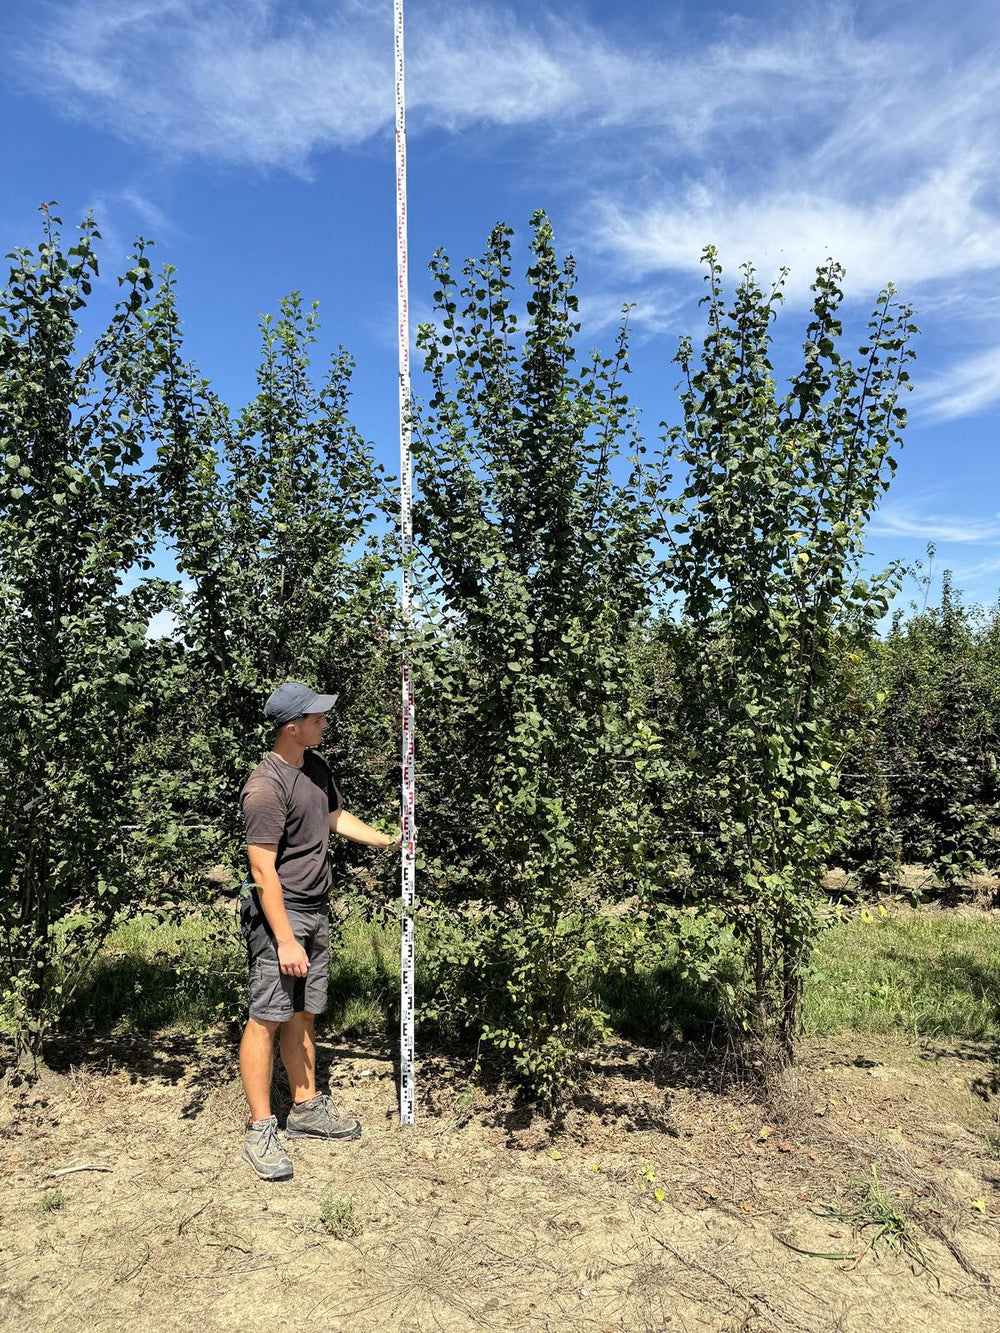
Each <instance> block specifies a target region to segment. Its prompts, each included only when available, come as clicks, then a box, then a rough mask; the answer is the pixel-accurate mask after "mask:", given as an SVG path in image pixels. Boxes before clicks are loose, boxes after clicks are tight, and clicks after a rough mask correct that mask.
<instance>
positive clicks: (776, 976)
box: [662, 248, 915, 1059]
mask: <svg viewBox="0 0 1000 1333" xmlns="http://www.w3.org/2000/svg"><path fill="white" fill-rule="evenodd" d="M705 263H706V268H707V274H706V281H707V284H708V293H707V296H706V298H705V301H706V304H707V311H708V332H707V334H706V336H705V339H704V347H703V350H702V353H701V356H700V358H696V356H695V352H694V349H693V346H692V343H691V342H690V340H685V341H684V342H683V343H682V345H681V348H680V350H679V352H678V355H677V361H678V363H679V364H680V367H681V370H682V375H683V384H682V391H681V410H682V417H683V419H682V423H681V424H680V425H679V426H677V427H676V428H674V429H672V430H671V431H670V433H669V435H668V437H667V440H666V453H667V457H668V460H669V463H670V465H671V466H672V467H673V468H675V469H676V470H677V471H678V473H679V476H680V483H681V485H682V487H683V489H682V492H681V494H680V496H679V497H675V496H674V495H673V494H672V493H671V494H666V495H665V497H664V507H665V508H666V509H667V510H669V512H670V514H671V517H672V519H673V526H672V533H671V534H670V538H669V555H668V557H667V558H666V560H665V561H664V563H663V567H662V577H663V581H664V586H665V588H666V589H667V590H668V591H669V592H671V593H673V594H675V595H676V596H677V597H678V598H679V602H680V607H681V609H682V611H683V615H684V616H685V618H686V620H687V622H688V626H689V628H690V631H691V632H690V633H688V634H685V635H683V636H679V637H678V639H677V644H678V652H677V656H676V664H677V671H678V676H679V684H680V688H681V694H682V699H683V709H684V713H685V714H686V716H687V718H688V720H689V723H690V725H691V737H692V740H691V750H690V767H689V771H688V773H687V776H686V780H685V782H684V785H683V789H682V790H681V791H679V792H678V796H677V800H676V804H675V807H674V819H675V820H676V822H677V824H678V825H683V826H684V827H685V829H693V830H694V831H695V832H694V836H690V835H684V836H685V838H686V847H687V851H688V856H689V858H690V862H691V878H690V880H689V882H688V893H689V895H690V896H691V898H692V899H694V900H697V901H700V902H704V903H705V904H706V905H710V906H711V910H712V911H713V913H714V914H715V916H716V917H717V919H719V922H720V924H721V925H723V926H724V927H727V928H729V929H731V930H732V932H733V935H734V937H735V940H736V942H737V946H738V948H739V949H740V950H741V956H742V958H743V961H744V964H745V968H746V991H745V996H744V995H737V994H734V993H731V1000H732V1006H731V1007H732V1014H731V1016H732V1018H733V1020H734V1031H735V1032H736V1033H737V1034H738V1035H739V1034H742V1035H743V1036H746V1035H749V1036H750V1037H751V1038H752V1039H753V1040H752V1043H751V1044H752V1045H753V1046H754V1047H755V1048H756V1049H758V1050H759V1048H760V1047H761V1046H764V1047H769V1048H772V1049H774V1050H776V1051H777V1053H778V1054H779V1055H780V1057H781V1058H783V1059H790V1058H791V1056H792V1053H793V1049H794V1040H795V1034H796V1022H797V1015H798V1005H799V997H800V994H801V989H802V980H803V975H804V971H805V968H806V965H807V963H808V960H809V956H810V952H811V948H812V943H813V940H814V938H815V935H816V932H817V930H818V929H819V928H820V925H821V923H822V919H823V917H822V903H823V897H822V891H821V875H822V872H823V869H824V867H825V866H826V865H827V864H828V863H829V861H830V859H831V857H832V854H833V853H834V851H835V849H836V847H837V846H838V845H839V843H840V842H841V840H842V839H843V838H844V837H845V836H846V834H847V832H848V831H849V829H850V828H851V826H852V825H853V823H854V822H855V821H856V819H857V817H858V815H859V810H858V807H857V805H856V803H855V802H852V801H849V800H847V799H845V798H844V797H843V796H842V795H841V792H840V790H839V778H838V770H839V767H840V765H841V761H842V759H843V756H844V754H845V749H846V746H847V745H848V743H849V741H850V738H851V731H852V726H851V719H850V716H849V713H848V710H847V708H846V706H845V705H846V703H847V700H848V698H849V692H850V680H849V675H848V673H846V672H845V671H844V670H842V669H841V667H842V665H843V661H842V659H843V656H844V655H845V654H847V653H850V652H852V651H853V650H854V648H855V647H857V646H858V645H863V644H865V643H866V642H867V641H868V638H869V636H870V634H871V630H872V627H873V625H874V623H875V622H876V621H877V620H878V619H879V617H880V616H882V615H883V614H884V613H885V610H886V607H887V594H888V592H889V590H890V589H891V588H892V587H893V584H894V581H895V578H896V574H895V572H894V571H893V570H890V571H888V572H887V573H886V574H885V575H883V576H881V577H879V578H877V579H875V580H870V579H867V578H865V577H864V576H863V574H862V570H861V562H862V558H863V555H864V531H865V526H866V524H867V522H868V520H869V519H870V518H871V515H872V513H873V511H874V509H875V507H876V505H877V503H878V501H879V498H880V497H881V496H882V494H883V493H884V492H885V490H886V488H887V487H888V485H889V480H890V477H891V475H892V472H893V471H894V470H895V466H896V460H895V457H894V452H893V451H894V449H895V448H896V447H897V446H898V445H899V443H900V440H901V430H902V428H903V424H904V421H905V412H904V409H903V407H902V406H901V405H900V395H901V392H902V391H903V390H904V389H905V388H906V386H907V381H908V371H907V365H908V362H909V360H910V358H911V356H912V355H913V353H912V351H911V350H910V348H909V338H910V335H911V334H912V333H913V332H914V331H915V329H914V326H913V324H912V322H911V312H910V310H909V308H908V307H907V306H905V305H901V304H900V303H898V302H897V301H896V299H895V296H894V293H893V291H892V289H891V288H889V289H887V290H886V291H885V292H884V293H883V294H882V295H881V297H880V298H879V302H878V305H877V307H876V309H875V312H874V314H873V316H872V318H871V321H870V323H869V326H868V340H867V342H866V344H865V345H864V346H863V347H862V348H861V349H860V352H859V358H858V360H856V361H855V360H852V359H850V358H849V357H847V356H845V355H844V354H843V353H842V352H841V351H840V349H839V346H838V340H839V339H840V337H841V335H842V324H841V319H840V314H839V311H840V306H841V302H842V300H843V292H842V290H841V286H840V284H841V281H842V276H843V275H842V270H841V268H840V266H839V265H837V264H835V263H833V262H832V261H831V262H829V263H828V264H827V265H826V266H825V267H824V268H822V269H820V270H819V272H818V273H817V275H816V281H815V283H814V284H813V288H812V290H813V293H814V301H813V308H812V319H811V322H810V324H809V326H808V329H807V331H806V337H805V342H804V345H803V359H802V366H801V369H800V370H798V371H797V373H796V374H795V375H794V376H793V377H792V379H791V382H790V386H789V388H788V390H787V391H786V392H784V393H781V392H780V391H779V388H778V385H777V382H776V378H775V374H774V371H773V369H772V364H771V343H772V324H773V321H774V318H775V315H776V312H777V309H778V304H779V302H780V299H781V281H782V280H783V276H784V275H782V279H781V280H779V283H778V284H777V285H776V286H775V288H774V289H773V290H772V291H771V292H770V293H766V292H764V291H762V289H761V288H760V287H759V285H758V283H757V280H756V276H755V274H754V271H753V270H752V269H751V268H749V267H745V268H744V270H743V273H742V278H741V280H740V282H739V284H738V286H737V289H736V292H735V295H734V297H733V298H732V301H731V303H727V298H726V296H725V293H724V290H723V282H722V274H721V271H720V268H719V264H718V261H717V258H716V254H715V251H714V250H713V249H711V248H709V249H707V250H706V252H705Z"/></svg>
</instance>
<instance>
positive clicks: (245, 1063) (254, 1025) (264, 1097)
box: [240, 1018, 284, 1120]
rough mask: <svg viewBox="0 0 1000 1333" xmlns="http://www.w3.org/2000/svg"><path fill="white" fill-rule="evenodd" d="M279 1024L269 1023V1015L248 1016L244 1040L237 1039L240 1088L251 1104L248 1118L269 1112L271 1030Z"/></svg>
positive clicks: (272, 1062)
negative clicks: (238, 1044)
mask: <svg viewBox="0 0 1000 1333" xmlns="http://www.w3.org/2000/svg"><path fill="white" fill-rule="evenodd" d="M279 1027H281V1024H280V1023H272V1022H271V1021H270V1020H268V1019H263V1018H251V1019H248V1021H247V1025H246V1027H245V1028H244V1029H243V1040H242V1041H241V1042H240V1077H241V1078H242V1080H243V1092H244V1094H245V1096H246V1099H247V1102H248V1104H249V1106H250V1119H251V1120H266V1119H267V1118H268V1116H270V1114H271V1075H272V1074H273V1072H274V1034H275V1032H277V1030H278V1028H279ZM282 1040H284V1037H283V1036H282ZM282 1059H284V1054H282Z"/></svg>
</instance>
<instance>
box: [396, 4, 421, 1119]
mask: <svg viewBox="0 0 1000 1333" xmlns="http://www.w3.org/2000/svg"><path fill="white" fill-rule="evenodd" d="M393 35H394V39H395V51H396V276H397V284H398V290H397V303H398V310H399V525H400V539H401V546H402V557H403V573H402V609H403V693H402V705H403V737H402V752H401V757H402V761H403V790H402V798H403V802H402V803H403V867H402V899H403V904H402V930H401V933H400V963H401V967H400V1006H399V1123H400V1124H401V1125H412V1124H413V1122H414V1119H415V1117H416V1083H415V1074H414V1067H413V1065H414V1050H413V981H414V976H413V973H414V965H415V954H414V937H413V906H414V901H415V895H416V873H415V872H416V865H415V847H414V836H415V834H414V823H413V817H414V790H415V776H416V775H415V772H414V745H413V680H412V673H411V651H412V647H411V645H412V625H413V583H412V576H411V572H410V562H411V558H412V554H413V474H412V470H411V458H410V302H409V275H408V268H407V264H408V256H407V248H406V99H405V91H404V83H403V0H393Z"/></svg>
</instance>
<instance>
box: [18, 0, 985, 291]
mask: <svg viewBox="0 0 1000 1333" xmlns="http://www.w3.org/2000/svg"><path fill="white" fill-rule="evenodd" d="M40 13H41V15H42V21H41V23H40V25H38V26H34V25H33V27H32V29H31V32H30V34H27V35H23V36H21V37H20V38H18V39H16V40H15V41H14V43H13V50H14V52H15V57H14V58H15V60H16V59H18V58H20V62H21V68H22V75H23V77H24V80H25V84H26V86H28V85H27V76H26V75H25V74H24V71H27V70H28V69H30V87H31V90H32V91H33V92H35V93H37V92H39V91H41V94H42V95H43V96H48V97H51V98H55V99H57V100H58V101H59V102H60V103H61V104H62V105H63V106H64V107H65V108H66V109H67V111H68V112H70V113H71V114H78V115H86V116H88V117H90V118H92V119H97V120H98V121H99V122H100V123H103V124H104V125H106V126H107V127H108V128H110V129H111V130H112V131H114V132H115V133H117V134H118V135H120V136H121V137H123V138H126V139H129V140H132V141H138V142H142V143H144V144H147V145H149V146H151V147H152V148H153V149H154V150H155V151H156V152H157V153H158V154H159V155H161V156H163V157H167V158H171V157H173V158H184V157H191V156H197V157H203V158H209V159H212V160H215V161H221V162H223V163H227V164H234V165H243V166H245V165H251V166H256V167H260V168H268V169H286V170H292V171H296V172H299V173H303V174H308V172H309V171H310V169H311V162H312V160H313V158H314V156H315V154H316V153H318V152H321V151H323V150H325V149H329V148H332V147H340V148H351V147H357V146H359V145H363V144H364V143H365V142H366V141H368V140H370V139H371V138H372V137H373V136H377V135H380V134H382V133H384V132H386V131H387V130H388V128H389V126H390V123H391V117H392V88H391V75H392V71H391V59H390V55H391V36H392V35H391V31H390V22H389V20H390V15H389V6H388V5H384V6H377V7H376V6H373V5H371V4H370V3H366V0H331V3H329V4H328V5H324V6H320V5H319V4H317V3H315V2H314V0H299V3H298V4H292V3H291V2H290V0H243V3H241V4H239V5H234V4H232V3H231V0H157V2H156V3H154V2H153V0H87V3H84V2H83V0H48V3H47V4H46V5H45V6H44V8H42V9H41V11H40ZM411 17H412V20H413V21H412V23H411V24H410V29H409V37H408V44H409V54H408V70H407V94H408V109H409V115H410V120H411V125H412V127H413V128H414V130H415V131H416V132H419V131H420V130H421V129H422V128H437V129H445V130H449V131H454V132H459V131H461V132H463V133H467V144H468V147H467V150H468V151H470V152H474V151H476V145H477V144H478V143H479V142H480V139H479V136H478V134H477V133H476V131H477V130H478V129H479V128H480V127H484V128H487V129H490V130H491V131H492V132H493V133H500V132H507V131H510V132H513V131H515V130H517V129H519V128H528V127H535V128H538V127H544V131H545V132H544V133H535V134H533V135H532V138H531V141H530V143H527V142H526V157H527V158H530V159H531V160H532V161H534V162H535V163H536V164H537V163H538V162H540V161H543V160H545V159H546V157H547V155H548V158H549V160H550V161H551V160H552V155H553V154H558V163H559V170H558V172H557V173H556V174H554V175H553V174H552V173H551V172H550V173H549V176H548V180H549V181H550V184H551V186H552V188H554V189H557V190H562V191H564V192H565V193H566V194H567V195H568V196H569V197H570V198H572V199H574V200H575V202H576V203H577V204H578V205H583V204H584V202H585V201H586V200H588V199H589V207H588V210H587V212H588V215H589V223H590V227H589V239H590V241H592V242H593V244H595V245H598V246H601V247H603V249H604V251H605V253H606V254H607V256H608V257H609V258H610V260H611V261H612V263H613V264H616V265H617V266H618V271H619V272H620V273H622V274H627V275H632V276H633V277H634V278H637V279H638V278H647V277H651V276H655V275H662V274H665V273H670V272H682V273H689V272H690V271H691V270H692V269H693V268H694V267H695V266H696V265H697V262H698V256H699V254H700V251H701V249H702V247H703V245H704V244H705V243H706V242H709V241H711V242H712V243H715V244H717V245H718V246H719V248H720V251H721V252H722V253H723V254H724V256H726V257H728V258H729V259H730V260H731V262H734V263H735V262H738V261H740V260H743V259H747V258H749V259H752V260H755V261H757V262H758V263H759V264H760V265H761V267H762V268H763V269H764V270H765V271H767V272H773V271H774V270H775V269H777V268H778V267H779V266H781V265H782V264H789V265H790V266H791V268H792V276H791V280H790V285H789V289H788V291H789V296H790V297H791V299H792V300H794V301H797V300H801V299H803V298H804V297H805V295H806V293H807V289H808V282H809V279H810V276H811V273H812V271H813V270H814V269H815V267H816V265H817V264H819V263H821V262H822V261H823V260H824V259H825V258H826V257H827V256H828V255H830V254H833V255H834V256H836V257H837V258H838V259H839V260H841V262H843V263H844V264H845V265H846V267H847V270H848V282H849V290H850V291H851V292H853V293H857V294H858V295H865V296H868V295H870V294H871V293H872V292H874V291H877V290H878V288H879V287H880V286H881V285H882V284H883V283H885V282H886V281H895V282H896V283H898V284H899V285H901V286H902V287H904V288H905V289H906V290H907V291H908V293H912V292H913V290H914V289H915V288H922V289H925V290H926V292H927V293H928V295H929V299H932V300H945V299H952V300H958V301H961V300H962V299H964V298H966V297H968V296H969V293H968V292H962V293H954V292H951V293H948V284H949V283H953V282H954V280H955V279H956V278H958V277H968V276H969V275H976V274H982V273H984V272H987V271H991V270H994V269H995V268H996V267H997V265H998V262H1000V260H998V256H1000V169H998V164H997V163H998V159H997V154H996V152H995V144H996V142H997V140H998V138H1000V58H998V52H1000V20H998V16H997V13H996V11H995V8H994V7H993V6H992V5H990V4H987V3H986V2H985V0H972V2H971V3H970V4H969V5H967V6H965V7H963V9H962V11H961V13H960V14H955V13H951V12H949V13H947V14H943V13H942V12H941V11H940V8H939V7H938V6H936V5H934V4H933V3H930V2H929V0H924V3H920V0H917V4H916V6H915V7H914V6H910V7H907V9H906V10H905V11H903V10H902V9H899V10H897V9H894V8H893V7H887V8H886V9H884V10H882V9H880V8H879V7H869V8H868V9H864V10H862V11H856V10H855V9H854V8H852V7H850V6H848V5H847V4H846V3H844V2H843V0H827V3H822V2H821V3H815V4H810V5H807V6H802V7H799V8H796V9H794V10H782V8H781V7H778V9H776V10H774V11H772V12H769V11H766V10H765V11H764V13H763V16H762V17H758V18H756V19H753V20H751V19H747V18H740V17H737V16H729V17H728V18H725V19H722V18H720V19H716V20H714V21H713V22H714V28H711V27H710V28H706V27H705V26H704V25H703V30H702V31H699V32H698V33H697V34H696V33H694V32H693V31H690V32H687V33H681V32H680V31H679V30H676V29H675V30H674V31H673V32H672V34H671V36H670V38H669V39H668V37H667V36H666V29H665V28H664V29H662V30H658V29H657V28H656V26H655V25H654V26H652V27H647V28H646V29H645V30H644V41H643V43H642V45H641V46H640V45H639V44H638V43H632V44H629V41H628V39H627V38H622V37H619V38H616V39H612V38H611V37H610V36H609V35H608V32H607V31H602V30H600V29H598V28H597V27H595V26H594V25H593V24H592V23H589V22H588V21H587V20H586V19H585V17H584V16H583V13H582V11H574V10H573V9H572V7H570V6H566V5H563V6H560V7H559V9H558V10H556V9H555V7H554V6H553V7H551V8H547V7H545V6H544V5H537V6H531V7H528V6H527V5H515V4H510V5H508V6H504V5H499V4H492V3H491V4H486V3H484V2H483V0H480V2H479V3H476V2H475V0H465V3H462V0H452V2H451V3H445V0H422V2H421V0H417V2H416V3H415V4H414V5H413V6H412V7H411ZM658 33H662V35H659V37H658V39H657V35H658ZM651 36H652V40H651V39H650V38H651ZM696 37H697V40H695V39H696ZM18 53H19V57H18ZM470 131H471V133H470ZM536 169H537V165H536Z"/></svg>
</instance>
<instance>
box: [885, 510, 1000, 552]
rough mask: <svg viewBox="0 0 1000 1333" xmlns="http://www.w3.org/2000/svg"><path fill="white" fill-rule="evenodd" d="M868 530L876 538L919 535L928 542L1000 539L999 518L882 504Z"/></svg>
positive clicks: (970, 541)
mask: <svg viewBox="0 0 1000 1333" xmlns="http://www.w3.org/2000/svg"><path fill="white" fill-rule="evenodd" d="M868 531H869V532H870V534H871V535H872V536H873V537H917V538H919V539H920V540H921V541H929V542H960V543H965V544H968V543H977V542H982V543H991V542H996V541H1000V519H998V518H993V519H977V518H961V517H957V516H955V515H945V514H919V513H914V512H913V511H912V509H909V508H907V507H905V506H902V505H893V504H887V505H883V506H882V508H881V509H880V510H879V511H878V513H877V514H876V516H875V518H874V519H873V520H872V523H871V525H870V526H869V529H868Z"/></svg>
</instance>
